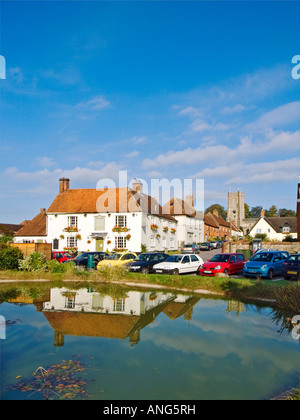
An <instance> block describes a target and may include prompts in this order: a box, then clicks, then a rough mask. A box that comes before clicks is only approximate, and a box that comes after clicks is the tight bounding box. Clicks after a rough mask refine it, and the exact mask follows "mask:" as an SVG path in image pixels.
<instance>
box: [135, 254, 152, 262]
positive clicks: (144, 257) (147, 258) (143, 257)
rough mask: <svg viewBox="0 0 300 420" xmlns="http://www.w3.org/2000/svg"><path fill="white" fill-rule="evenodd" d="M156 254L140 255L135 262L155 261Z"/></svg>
mask: <svg viewBox="0 0 300 420" xmlns="http://www.w3.org/2000/svg"><path fill="white" fill-rule="evenodd" d="M155 256H156V255H155V254H140V255H139V256H138V257H137V258H136V259H135V261H153V260H154V258H155Z"/></svg>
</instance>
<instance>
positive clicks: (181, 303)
mask: <svg viewBox="0 0 300 420" xmlns="http://www.w3.org/2000/svg"><path fill="white" fill-rule="evenodd" d="M199 300H200V298H199V297H192V296H185V295H178V296H177V297H176V299H174V300H173V301H172V302H170V303H169V304H168V306H167V307H166V308H165V309H164V314H165V315H167V316H168V317H169V318H170V319H172V320H174V319H177V318H179V317H181V316H182V315H184V319H186V320H191V319H192V316H193V307H194V306H195V305H196V303H197V302H199Z"/></svg>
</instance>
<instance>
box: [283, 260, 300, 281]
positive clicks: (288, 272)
mask: <svg viewBox="0 0 300 420" xmlns="http://www.w3.org/2000/svg"><path fill="white" fill-rule="evenodd" d="M282 268H283V276H284V278H285V280H298V281H299V279H300V254H295V255H291V256H290V257H289V258H288V259H287V260H285V262H284V263H283V267H282Z"/></svg>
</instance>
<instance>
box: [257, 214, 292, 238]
mask: <svg viewBox="0 0 300 420" xmlns="http://www.w3.org/2000/svg"><path fill="white" fill-rule="evenodd" d="M261 234H265V235H267V237H268V238H269V239H270V240H271V241H278V242H282V241H283V240H284V239H285V238H286V236H291V237H293V238H294V239H297V218H296V217H265V216H264V212H262V216H261V217H260V219H259V220H258V221H257V222H256V223H255V225H254V226H253V227H252V229H251V230H250V233H249V235H250V236H252V237H255V236H256V235H261Z"/></svg>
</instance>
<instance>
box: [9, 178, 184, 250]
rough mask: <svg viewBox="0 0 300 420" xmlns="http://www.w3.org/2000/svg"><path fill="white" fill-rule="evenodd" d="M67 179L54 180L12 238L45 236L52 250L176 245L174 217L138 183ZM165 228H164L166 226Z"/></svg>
mask: <svg viewBox="0 0 300 420" xmlns="http://www.w3.org/2000/svg"><path fill="white" fill-rule="evenodd" d="M69 182H70V180H69V179H65V178H62V179H60V181H59V194H58V195H57V196H56V197H55V199H54V201H53V202H52V204H51V205H50V207H49V208H48V210H47V211H43V212H41V213H40V214H39V215H38V216H36V217H35V218H34V219H33V220H32V221H31V222H29V223H27V224H26V225H25V226H24V230H21V231H20V232H18V234H17V235H15V241H17V242H26V241H32V240H33V241H41V240H43V241H45V242H48V243H52V246H53V249H57V250H61V251H62V250H64V249H70V250H78V251H106V250H108V251H110V252H111V251H113V250H120V249H129V250H130V251H133V252H140V251H141V245H142V244H143V245H145V246H146V247H147V249H148V250H149V251H151V250H152V251H154V250H157V251H163V250H165V249H169V250H175V249H176V248H177V220H176V219H174V217H173V216H171V215H168V214H164V212H163V209H162V207H161V206H160V205H159V204H158V202H157V201H156V200H155V199H153V198H152V197H150V196H148V195H146V194H143V192H142V185H141V184H140V183H138V182H137V183H135V184H134V185H133V188H132V189H131V188H127V187H124V188H108V189H102V190H97V189H70V188H69ZM166 229H167V231H165V230H166Z"/></svg>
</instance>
